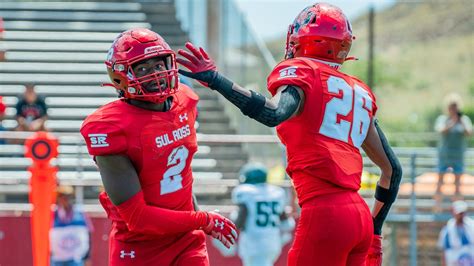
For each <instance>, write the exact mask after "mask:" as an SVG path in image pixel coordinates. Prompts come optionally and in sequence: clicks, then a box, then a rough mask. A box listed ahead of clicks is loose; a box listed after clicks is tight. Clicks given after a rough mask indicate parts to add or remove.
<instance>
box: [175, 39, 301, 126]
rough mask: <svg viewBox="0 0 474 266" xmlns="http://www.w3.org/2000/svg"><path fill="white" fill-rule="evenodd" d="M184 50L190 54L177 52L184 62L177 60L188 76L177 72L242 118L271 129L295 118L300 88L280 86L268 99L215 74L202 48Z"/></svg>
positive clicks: (181, 51)
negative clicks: (225, 102) (217, 95)
mask: <svg viewBox="0 0 474 266" xmlns="http://www.w3.org/2000/svg"><path fill="white" fill-rule="evenodd" d="M186 48H187V49H188V50H189V51H190V52H188V51H185V50H179V51H178V53H179V54H180V55H181V56H182V57H183V58H177V61H178V63H180V64H181V65H183V66H184V67H186V68H188V69H189V70H190V71H191V72H188V71H184V70H179V72H180V73H181V74H182V75H185V76H188V77H191V78H193V79H196V80H198V81H199V82H200V83H201V84H203V85H204V86H207V87H209V88H211V89H213V90H216V91H218V92H219V93H220V94H222V95H223V96H224V97H225V98H226V99H228V100H229V101H230V102H231V103H233V104H234V105H235V106H237V108H239V109H240V110H241V111H242V113H243V114H244V115H246V116H248V117H250V118H253V119H255V120H256V121H258V122H260V123H262V124H264V125H266V126H269V127H274V126H277V125H279V124H280V123H281V122H283V121H285V120H287V119H289V118H290V117H292V116H294V115H296V114H297V113H298V112H299V110H301V109H302V106H303V103H304V93H303V91H302V90H301V89H300V88H298V87H296V86H281V87H280V88H278V90H277V93H276V94H275V95H274V96H273V97H272V98H271V99H268V98H266V97H264V96H262V95H261V94H259V93H258V92H255V91H252V90H248V89H246V88H243V87H241V86H239V85H238V84H235V83H234V82H232V81H231V80H229V79H227V78H226V77H225V76H223V75H222V74H220V73H218V72H217V68H216V66H215V64H214V62H213V61H212V59H211V58H210V57H209V56H208V55H207V53H206V52H205V51H204V50H203V49H202V48H199V49H197V48H196V47H194V46H193V45H192V44H191V43H187V44H186Z"/></svg>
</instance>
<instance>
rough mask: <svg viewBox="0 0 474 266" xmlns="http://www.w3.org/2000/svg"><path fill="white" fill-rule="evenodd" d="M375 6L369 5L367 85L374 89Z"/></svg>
mask: <svg viewBox="0 0 474 266" xmlns="http://www.w3.org/2000/svg"><path fill="white" fill-rule="evenodd" d="M374 19H375V11H374V6H373V5H371V6H370V7H369V60H368V61H369V62H368V65H367V85H369V88H371V89H372V90H374V86H373V85H374Z"/></svg>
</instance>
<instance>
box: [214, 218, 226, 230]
mask: <svg viewBox="0 0 474 266" xmlns="http://www.w3.org/2000/svg"><path fill="white" fill-rule="evenodd" d="M214 226H215V227H218V228H220V229H221V230H224V222H220V223H219V220H216V223H215V225H214Z"/></svg>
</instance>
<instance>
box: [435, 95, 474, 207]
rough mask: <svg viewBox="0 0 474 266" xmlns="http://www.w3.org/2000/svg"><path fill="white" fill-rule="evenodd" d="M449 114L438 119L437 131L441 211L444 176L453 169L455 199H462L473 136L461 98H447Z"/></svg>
mask: <svg viewBox="0 0 474 266" xmlns="http://www.w3.org/2000/svg"><path fill="white" fill-rule="evenodd" d="M446 103H447V106H448V110H447V111H448V114H447V115H445V114H443V115H440V116H439V117H438V118H437V119H436V123H435V130H436V131H437V132H439V133H441V141H440V143H439V151H438V156H439V158H438V159H439V161H438V173H439V176H438V185H437V188H436V194H435V199H436V210H438V211H439V210H440V209H441V202H442V201H443V195H442V193H441V187H442V186H443V178H444V174H445V173H446V172H447V170H448V168H451V169H452V171H453V173H454V176H455V181H454V183H455V194H454V197H453V198H454V199H460V198H461V193H460V183H461V175H462V174H463V172H464V151H465V150H466V139H467V137H468V136H469V135H471V134H472V122H471V120H470V119H469V117H468V116H466V115H463V114H462V112H461V110H460V106H459V105H460V100H459V96H457V95H455V94H452V95H449V96H448V97H447V98H446Z"/></svg>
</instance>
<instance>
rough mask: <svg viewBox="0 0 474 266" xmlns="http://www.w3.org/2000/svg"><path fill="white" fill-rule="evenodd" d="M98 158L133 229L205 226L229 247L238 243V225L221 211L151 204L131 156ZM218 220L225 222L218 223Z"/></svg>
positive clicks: (163, 230)
mask: <svg viewBox="0 0 474 266" xmlns="http://www.w3.org/2000/svg"><path fill="white" fill-rule="evenodd" d="M96 162H97V165H98V166H99V171H100V175H101V177H102V182H103V184H104V188H105V191H106V192H107V194H108V196H109V198H110V200H111V201H112V203H113V204H114V205H115V206H116V207H117V210H118V212H119V213H120V216H121V217H122V218H123V219H124V221H125V222H126V224H127V226H128V228H129V230H130V231H132V232H137V233H143V234H158V235H160V234H170V233H171V234H172V233H183V232H188V231H192V230H197V229H202V230H203V231H204V232H206V233H207V234H210V235H212V236H213V237H214V238H217V239H218V240H220V241H221V242H222V243H223V244H224V245H225V246H227V247H229V246H230V245H231V244H234V243H235V241H236V238H237V233H236V230H235V226H234V225H233V224H232V222H230V220H228V219H227V218H225V217H223V216H221V215H219V214H217V213H214V212H202V211H175V210H169V209H164V208H159V207H156V206H150V205H148V204H147V203H146V202H145V198H144V195H143V192H142V190H141V186H140V182H139V179H138V175H137V173H136V170H135V168H134V167H133V164H132V163H131V161H130V160H129V159H128V158H127V157H125V156H121V155H108V156H96ZM216 222H217V223H219V224H223V225H224V226H222V227H215V226H214V225H215V224H216Z"/></svg>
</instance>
